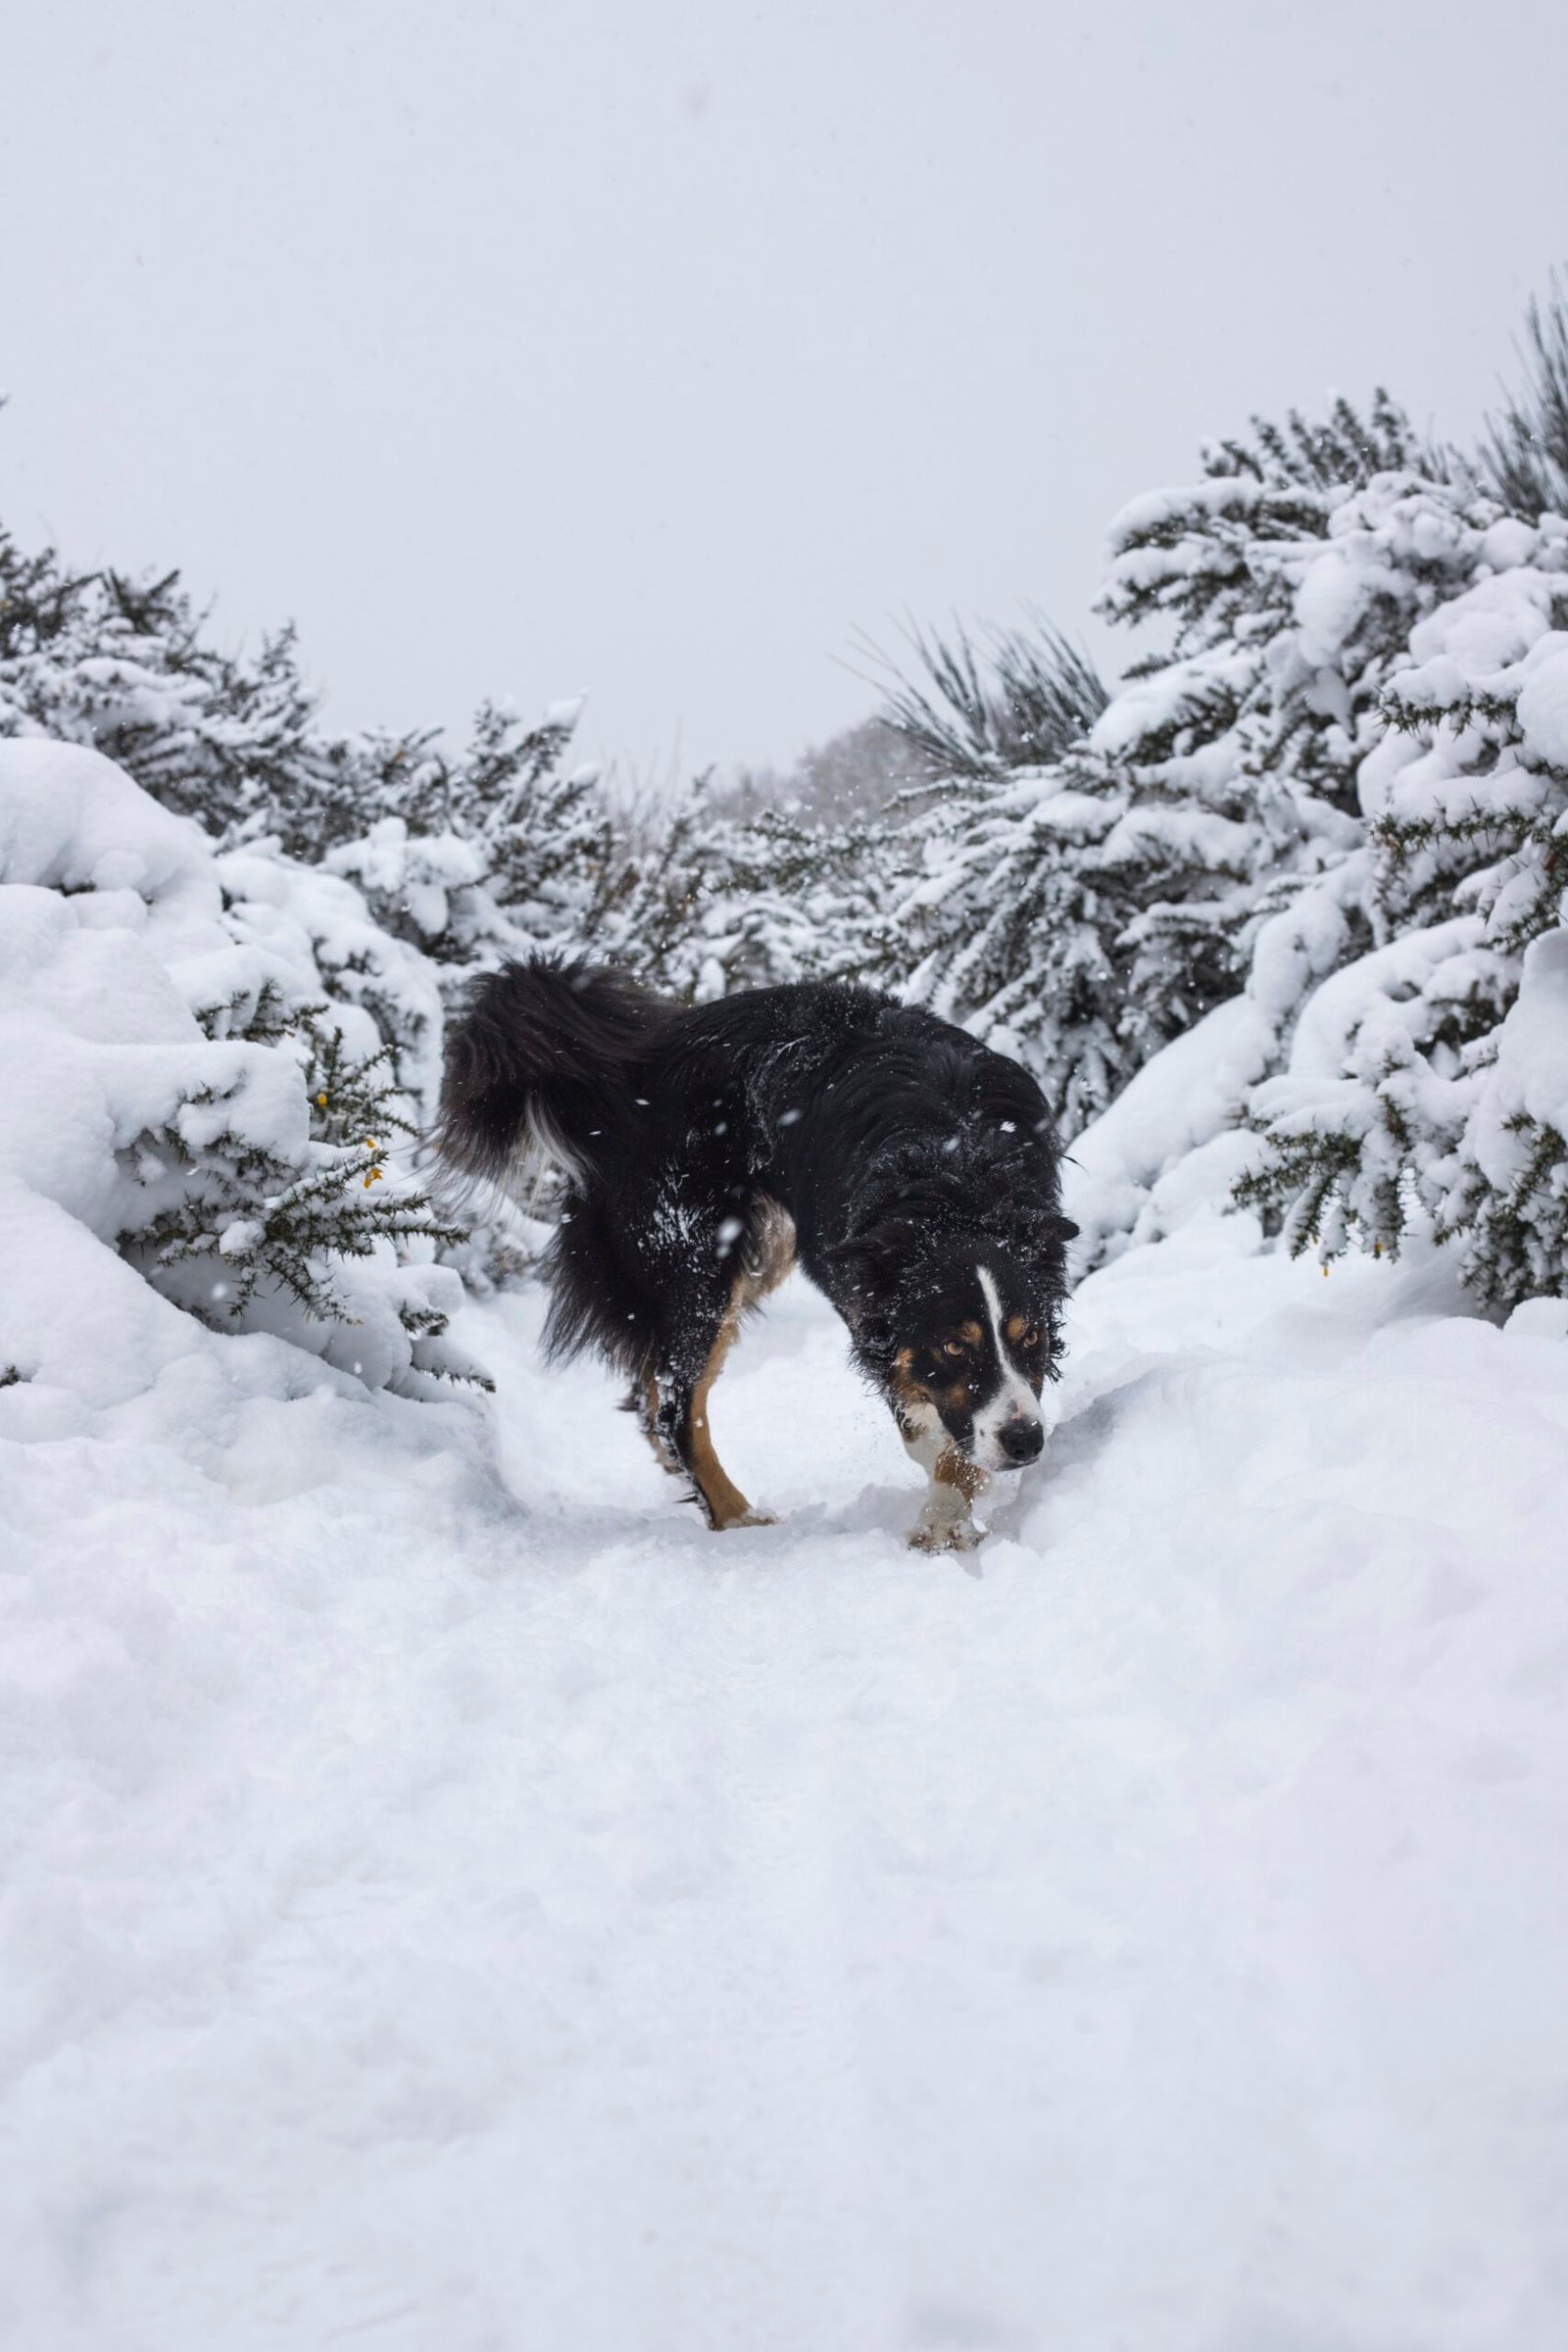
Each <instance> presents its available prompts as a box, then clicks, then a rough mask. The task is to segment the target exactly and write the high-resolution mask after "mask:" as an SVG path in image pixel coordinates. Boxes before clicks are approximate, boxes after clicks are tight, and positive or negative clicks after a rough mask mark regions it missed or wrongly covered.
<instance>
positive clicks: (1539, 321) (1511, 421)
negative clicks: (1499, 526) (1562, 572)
mask: <svg viewBox="0 0 1568 2352" xmlns="http://www.w3.org/2000/svg"><path fill="white" fill-rule="evenodd" d="M1525 335H1526V346H1527V348H1526V350H1525V353H1524V365H1525V380H1524V384H1523V387H1522V388H1521V390H1520V391H1519V392H1517V393H1516V394H1514V395H1513V396H1512V397H1511V398H1510V399H1509V401H1508V403H1507V405H1506V407H1505V408H1504V409H1503V411H1502V413H1501V415H1500V416H1498V417H1490V418H1489V419H1488V423H1487V434H1486V440H1485V444H1484V446H1483V450H1482V456H1481V466H1482V470H1483V473H1484V475H1485V478H1486V483H1487V487H1488V488H1489V489H1490V490H1491V491H1493V492H1494V494H1495V496H1496V497H1497V499H1498V500H1499V501H1500V502H1501V504H1502V505H1503V506H1504V507H1506V508H1507V510H1508V512H1509V513H1510V514H1512V515H1520V516H1521V517H1522V518H1523V519H1524V520H1525V521H1526V522H1539V521H1540V519H1541V517H1542V515H1568V277H1564V276H1562V275H1560V274H1558V273H1557V272H1556V271H1553V273H1552V277H1551V283H1550V291H1549V293H1548V294H1547V297H1546V299H1545V301H1544V303H1543V302H1537V301H1534V300H1532V302H1531V305H1530V309H1529V311H1528V313H1527V315H1526V320H1525Z"/></svg>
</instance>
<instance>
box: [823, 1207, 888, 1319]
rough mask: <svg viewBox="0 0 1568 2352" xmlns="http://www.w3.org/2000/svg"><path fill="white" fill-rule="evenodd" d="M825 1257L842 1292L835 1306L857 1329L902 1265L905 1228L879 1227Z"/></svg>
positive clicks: (833, 1249)
mask: <svg viewBox="0 0 1568 2352" xmlns="http://www.w3.org/2000/svg"><path fill="white" fill-rule="evenodd" d="M824 1254H825V1255H826V1258H827V1262H828V1266H829V1268H830V1269H831V1271H832V1274H833V1279H834V1284H835V1287H836V1288H837V1290H838V1291H839V1293H840V1296H839V1298H838V1299H836V1300H835V1304H836V1305H837V1306H838V1307H839V1311H840V1312H841V1313H842V1314H843V1315H844V1316H845V1317H846V1319H847V1320H848V1322H849V1324H850V1326H851V1328H852V1329H855V1328H857V1327H858V1325H859V1324H860V1323H861V1322H862V1321H863V1320H864V1318H865V1316H866V1315H867V1313H869V1312H870V1311H871V1310H872V1309H873V1307H874V1306H875V1305H876V1304H877V1302H878V1301H880V1300H882V1299H885V1298H886V1296H887V1291H888V1286H889V1283H890V1282H891V1281H892V1280H893V1278H894V1277H895V1276H896V1275H897V1273H898V1271H899V1269H900V1267H901V1266H902V1264H903V1262H904V1258H905V1256H906V1254H907V1250H906V1247H905V1244H904V1242H903V1239H902V1228H900V1227H896V1226H892V1225H880V1226H872V1227H871V1228H869V1229H868V1230H867V1231H865V1232H863V1233H858V1234H856V1235H855V1236H854V1238H853V1239H852V1240H850V1241H847V1242H839V1243H836V1244H835V1246H834V1247H833V1248H832V1249H831V1250H827V1251H826V1252H825V1253H824Z"/></svg>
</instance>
